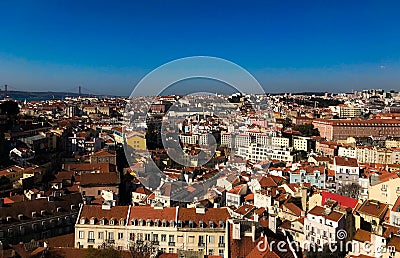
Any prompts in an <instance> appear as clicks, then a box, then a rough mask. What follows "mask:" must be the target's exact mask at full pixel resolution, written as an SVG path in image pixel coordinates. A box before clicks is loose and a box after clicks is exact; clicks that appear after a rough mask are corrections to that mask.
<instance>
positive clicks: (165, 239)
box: [161, 234, 167, 242]
mask: <svg viewBox="0 0 400 258" xmlns="http://www.w3.org/2000/svg"><path fill="white" fill-rule="evenodd" d="M165 241H167V235H165V234H161V242H165Z"/></svg>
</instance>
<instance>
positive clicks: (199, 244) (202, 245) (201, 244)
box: [198, 243, 206, 247]
mask: <svg viewBox="0 0 400 258" xmlns="http://www.w3.org/2000/svg"><path fill="white" fill-rule="evenodd" d="M198 246H199V247H204V246H206V244H204V243H198Z"/></svg>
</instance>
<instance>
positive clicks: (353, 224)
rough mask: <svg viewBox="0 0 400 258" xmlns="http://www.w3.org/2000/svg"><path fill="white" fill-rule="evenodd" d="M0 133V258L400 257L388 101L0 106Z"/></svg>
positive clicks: (398, 96)
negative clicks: (332, 247)
mask: <svg viewBox="0 0 400 258" xmlns="http://www.w3.org/2000/svg"><path fill="white" fill-rule="evenodd" d="M154 99H155V101H153V100H154ZM0 132H1V135H0V195H1V199H0V241H1V242H0V243H1V244H0V252H1V257H73V256H75V257H94V256H98V257H160V258H168V257H179V258H180V257H209V258H212V257H222V258H228V257H238V258H239V257H248V258H252V257H298V258H299V257H325V256H323V255H328V256H333V257H347V258H357V257H358V258H372V257H377V258H378V257H385V258H395V257H400V93H399V92H397V91H384V90H363V91H360V92H352V93H339V94H332V93H322V94H317V93H315V94H295V93H292V94H288V93H287V94H265V95H252V94H248V95H246V94H239V93H237V94H233V95H230V96H224V95H216V96H211V95H196V96H179V95H170V96H156V97H155V96H152V97H151V96H149V97H130V98H126V97H109V98H106V97H96V96H76V97H75V96H74V97H65V98H62V99H49V100H40V101H38V100H31V101H30V100H23V101H20V100H13V99H11V98H8V97H7V96H4V99H3V100H2V101H1V102H0ZM332 245H333V246H336V247H338V246H341V247H342V248H339V249H338V248H336V249H335V250H333V251H332V250H331V248H329V247H331V246H332ZM366 245H368V248H357V247H360V246H363V247H365V246H366ZM343 246H345V248H343ZM90 255H94V256H90Z"/></svg>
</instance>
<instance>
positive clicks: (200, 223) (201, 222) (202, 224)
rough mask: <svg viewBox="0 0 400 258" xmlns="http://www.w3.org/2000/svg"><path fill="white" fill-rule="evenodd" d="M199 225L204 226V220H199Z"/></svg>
mask: <svg viewBox="0 0 400 258" xmlns="http://www.w3.org/2000/svg"><path fill="white" fill-rule="evenodd" d="M199 226H200V227H201V228H204V227H205V224H204V222H203V221H202V220H200V221H199Z"/></svg>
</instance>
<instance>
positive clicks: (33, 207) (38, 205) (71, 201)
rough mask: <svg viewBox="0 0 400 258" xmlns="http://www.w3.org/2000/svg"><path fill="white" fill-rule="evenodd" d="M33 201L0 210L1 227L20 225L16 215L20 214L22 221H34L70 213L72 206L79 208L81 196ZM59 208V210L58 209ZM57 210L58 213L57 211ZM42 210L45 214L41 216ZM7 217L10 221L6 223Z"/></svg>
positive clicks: (70, 195)
mask: <svg viewBox="0 0 400 258" xmlns="http://www.w3.org/2000/svg"><path fill="white" fill-rule="evenodd" d="M49 198H50V199H51V201H49V200H48V198H41V199H35V200H25V201H23V202H15V203H12V204H9V205H5V206H4V207H1V208H0V217H1V218H2V221H3V222H2V224H0V227H1V226H4V225H5V226H7V225H8V224H10V223H20V220H19V218H18V215H20V214H22V215H23V219H24V220H31V219H33V220H35V219H40V218H43V217H46V216H53V215H58V214H63V213H69V212H71V205H74V209H76V210H77V209H78V208H79V204H80V203H82V196H81V194H80V193H73V194H68V195H63V196H59V197H52V196H51V197H49ZM58 208H61V209H58ZM57 209H58V211H57ZM42 210H44V211H45V214H44V215H41V211H42ZM33 212H36V216H37V217H32V213H33ZM7 217H11V218H12V219H11V221H10V222H7Z"/></svg>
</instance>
